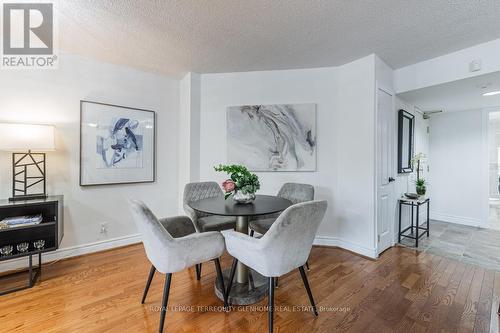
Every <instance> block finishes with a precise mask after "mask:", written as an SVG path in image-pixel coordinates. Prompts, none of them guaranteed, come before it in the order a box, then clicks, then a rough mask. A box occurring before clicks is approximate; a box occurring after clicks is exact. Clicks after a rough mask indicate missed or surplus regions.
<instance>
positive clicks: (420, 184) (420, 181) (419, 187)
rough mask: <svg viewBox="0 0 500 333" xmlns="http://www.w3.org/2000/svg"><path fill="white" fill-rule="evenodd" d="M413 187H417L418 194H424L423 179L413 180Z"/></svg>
mask: <svg viewBox="0 0 500 333" xmlns="http://www.w3.org/2000/svg"><path fill="white" fill-rule="evenodd" d="M415 187H416V189H417V194H418V195H425V192H426V191H427V187H426V186H425V179H423V178H419V179H417V180H416V181H415Z"/></svg>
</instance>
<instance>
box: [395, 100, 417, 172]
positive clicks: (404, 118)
mask: <svg viewBox="0 0 500 333" xmlns="http://www.w3.org/2000/svg"><path fill="white" fill-rule="evenodd" d="M405 124H407V125H406V126H405ZM414 131H415V116H414V115H412V114H411V113H409V112H407V111H405V110H403V109H400V110H399V111H398V173H412V172H413V166H412V163H411V160H412V158H413V140H414V136H415V135H414ZM405 132H406V133H405ZM405 148H406V149H405ZM405 151H406V152H407V153H405Z"/></svg>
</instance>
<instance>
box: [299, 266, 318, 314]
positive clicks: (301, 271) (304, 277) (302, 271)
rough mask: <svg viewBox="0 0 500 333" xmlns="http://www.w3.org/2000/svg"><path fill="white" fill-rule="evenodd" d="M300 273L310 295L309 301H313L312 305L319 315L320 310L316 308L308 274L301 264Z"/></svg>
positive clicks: (315, 312)
mask: <svg viewBox="0 0 500 333" xmlns="http://www.w3.org/2000/svg"><path fill="white" fill-rule="evenodd" d="M299 271H300V275H301V276H302V281H303V282H304V287H306V290H307V296H309V301H310V302H311V306H312V308H313V311H314V315H315V316H318V311H317V310H316V304H314V298H313V295H312V292H311V288H310V287H309V282H308V281H307V275H306V272H305V271H304V267H303V266H300V267H299Z"/></svg>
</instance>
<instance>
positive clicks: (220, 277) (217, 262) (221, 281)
mask: <svg viewBox="0 0 500 333" xmlns="http://www.w3.org/2000/svg"><path fill="white" fill-rule="evenodd" d="M214 264H215V270H216V271H217V280H219V284H220V287H221V290H222V295H223V296H224V309H226V310H227V297H226V287H225V286H224V276H223V275H222V269H221V268H220V260H219V258H215V259H214Z"/></svg>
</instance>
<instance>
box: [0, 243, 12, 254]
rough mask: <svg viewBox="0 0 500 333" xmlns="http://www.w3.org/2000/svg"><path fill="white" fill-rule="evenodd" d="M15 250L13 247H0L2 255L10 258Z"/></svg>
mask: <svg viewBox="0 0 500 333" xmlns="http://www.w3.org/2000/svg"><path fill="white" fill-rule="evenodd" d="M13 249H14V248H13V247H12V245H5V246H2V247H0V254H1V255H2V256H8V255H11V254H12V250H13Z"/></svg>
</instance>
